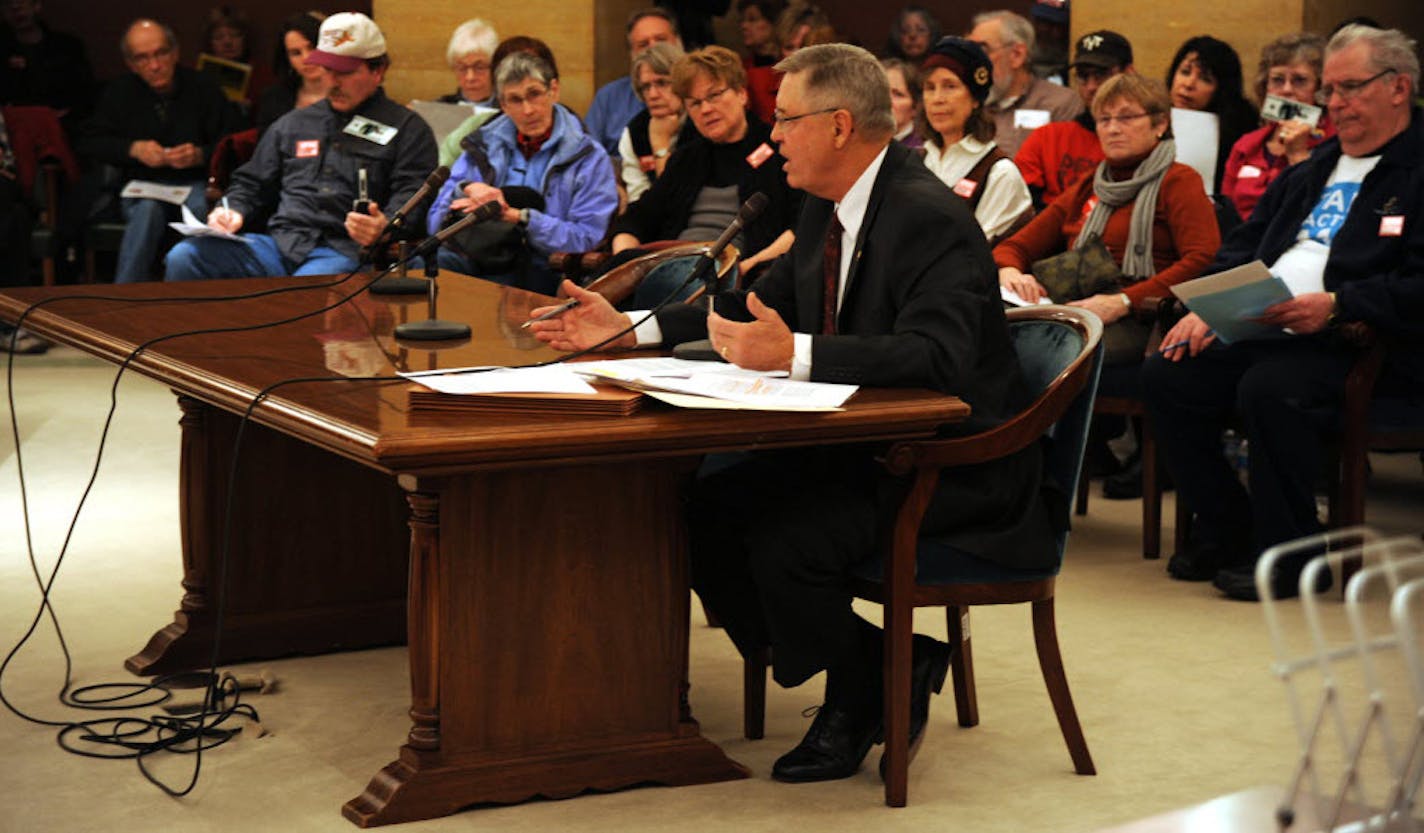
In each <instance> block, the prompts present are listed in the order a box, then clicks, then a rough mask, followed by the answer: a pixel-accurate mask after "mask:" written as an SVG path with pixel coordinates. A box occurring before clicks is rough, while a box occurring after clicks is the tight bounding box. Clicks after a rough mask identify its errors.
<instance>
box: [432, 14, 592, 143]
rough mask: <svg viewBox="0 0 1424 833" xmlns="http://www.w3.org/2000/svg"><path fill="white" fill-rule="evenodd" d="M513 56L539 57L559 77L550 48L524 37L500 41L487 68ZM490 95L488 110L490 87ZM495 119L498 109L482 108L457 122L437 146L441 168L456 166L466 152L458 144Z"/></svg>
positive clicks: (494, 104) (492, 90)
mask: <svg viewBox="0 0 1424 833" xmlns="http://www.w3.org/2000/svg"><path fill="white" fill-rule="evenodd" d="M515 52H528V53H529V54H530V55H537V56H539V57H540V58H542V59H544V63H546V64H548V65H549V68H550V69H551V70H553V72H554V77H555V78H558V77H559V65H558V63H557V62H556V61H555V60H554V53H553V51H552V50H550V49H549V45H548V44H547V43H544V42H543V41H541V40H539V39H538V38H531V37H526V36H525V35H515V36H514V37H512V38H505V39H504V40H503V41H500V44H499V46H496V47H495V48H494V55H493V56H492V57H491V58H490V66H492V67H494V70H498V69H499V65H500V64H501V63H503V62H504V59H505V58H507V57H509V56H510V55H513V54H514V53H515ZM491 83H493V82H491ZM490 95H491V101H492V104H491V106H492V107H498V106H499V103H498V102H495V101H493V95H494V89H493V87H491V89H490ZM558 106H559V107H561V108H563V109H565V110H567V109H568V108H567V107H564V105H562V104H560V105H558ZM569 113H570V114H571V115H572V114H573V111H572V110H569ZM497 115H499V110H498V109H483V108H481V109H477V110H476V111H475V113H474V115H472V116H470V117H469V118H468V119H465V120H464V121H462V122H460V126H459V127H456V128H455V129H454V130H452V131H450V135H448V136H446V137H445V138H444V139H443V140H441V142H440V164H442V165H445V166H446V167H449V166H450V165H453V164H455V160H456V159H459V158H460V154H462V153H464V152H465V151H464V149H463V148H462V147H461V146H460V143H461V142H463V141H465V137H466V136H469V135H470V134H471V133H474V132H475V131H476V130H479V129H480V127H481V126H482V125H483V124H484V123H485V122H487V121H489V120H490V119H492V118H494V117H495V116H497ZM574 118H578V116H577V115H575V116H574ZM585 132H587V128H585Z"/></svg>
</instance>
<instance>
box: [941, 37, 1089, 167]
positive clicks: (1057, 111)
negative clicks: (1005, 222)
mask: <svg viewBox="0 0 1424 833" xmlns="http://www.w3.org/2000/svg"><path fill="white" fill-rule="evenodd" d="M969 40H972V41H974V42H975V43H977V44H979V45H980V46H982V47H984V52H985V54H987V55H988V56H989V60H990V61H991V62H992V63H993V65H994V88H993V89H992V90H990V92H989V102H988V106H989V114H990V115H991V116H993V117H994V124H995V126H996V127H997V130H995V132H994V141H995V142H996V143H997V144H998V145H999V149H1000V150H1002V151H1003V152H1004V153H1007V154H1008V155H1009V156H1013V155H1014V154H1016V153H1018V151H1019V146H1020V145H1022V144H1023V143H1024V140H1025V139H1027V138H1028V135H1029V134H1030V133H1032V132H1033V130H1034V129H1035V128H1039V127H1042V126H1044V125H1045V124H1048V123H1049V122H1055V121H1068V120H1069V119H1071V118H1073V117H1074V116H1076V115H1078V114H1079V113H1081V112H1083V102H1082V101H1081V100H1079V98H1078V96H1077V95H1075V94H1074V93H1073V91H1072V90H1070V89H1068V88H1067V87H1060V86H1058V85H1057V84H1054V83H1051V82H1049V81H1045V80H1043V79H1042V78H1039V77H1037V76H1035V75H1034V74H1033V67H1032V66H1031V65H1030V64H1029V55H1030V54H1031V53H1032V52H1033V43H1034V40H1033V24H1032V23H1029V22H1028V21H1027V20H1026V19H1024V17H1023V16H1022V15H1017V14H1014V13H1013V12H1006V11H994V12H984V13H982V14H977V15H975V16H974V28H973V30H971V31H970V32H969Z"/></svg>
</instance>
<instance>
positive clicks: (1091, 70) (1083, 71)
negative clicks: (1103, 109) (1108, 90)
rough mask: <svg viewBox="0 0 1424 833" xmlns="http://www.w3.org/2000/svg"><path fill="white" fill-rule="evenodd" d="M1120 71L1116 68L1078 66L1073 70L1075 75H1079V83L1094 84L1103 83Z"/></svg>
mask: <svg viewBox="0 0 1424 833" xmlns="http://www.w3.org/2000/svg"><path fill="white" fill-rule="evenodd" d="M1118 72H1119V70H1116V69H1102V68H1099V67H1077V68H1075V69H1074V70H1073V75H1074V76H1076V77H1077V79H1078V83H1079V84H1092V83H1094V82H1096V83H1099V84H1101V83H1102V82H1104V81H1106V80H1108V79H1109V78H1111V77H1112V76H1114V75H1117V74H1118Z"/></svg>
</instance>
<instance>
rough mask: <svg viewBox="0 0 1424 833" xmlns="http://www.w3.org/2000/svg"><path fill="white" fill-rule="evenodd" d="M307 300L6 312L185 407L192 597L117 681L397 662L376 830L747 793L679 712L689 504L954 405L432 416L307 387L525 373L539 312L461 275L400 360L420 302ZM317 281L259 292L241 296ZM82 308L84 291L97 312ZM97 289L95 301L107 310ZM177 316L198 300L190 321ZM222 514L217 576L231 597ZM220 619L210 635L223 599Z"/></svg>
mask: <svg viewBox="0 0 1424 833" xmlns="http://www.w3.org/2000/svg"><path fill="white" fill-rule="evenodd" d="M325 282H326V281H322V280H318V279H296V278H293V279H282V280H271V279H265V280H233V281H213V282H205V283H196V284H136V285H128V286H122V287H109V286H106V287H62V288H47V289H14V290H7V291H6V292H5V293H3V294H0V317H4V318H5V319H7V320H10V321H14V320H15V318H16V317H17V316H18V315H19V313H20V312H21V311H22V310H23V309H24V308H25V306H26V305H27V304H29V303H32V302H34V301H38V300H41V299H61V300H47V301H46V303H45V305H44V306H42V307H41V308H40V309H38V310H37V311H36V312H35V313H33V314H32V315H31V316H30V317H29V318H28V319H27V320H26V323H25V326H26V327H28V328H30V329H33V330H35V331H36V332H38V333H40V334H42V335H44V336H46V337H48V338H51V339H53V340H55V341H59V342H62V343H65V344H70V345H73V346H75V347H78V348H80V349H82V350H84V351H86V352H89V353H92V354H94V355H96V356H100V357H102V358H106V359H109V360H111V361H115V362H119V361H122V360H123V359H124V358H125V357H126V356H128V354H129V353H130V352H131V351H132V350H133V348H134V347H135V346H136V345H138V344H140V343H142V342H145V341H147V340H148V339H152V338H154V337H157V336H162V335H166V334H170V333H177V332H180V331H187V330H198V329H211V328H222V327H240V326H250V325H258V324H263V323H268V322H275V321H283V320H286V319H289V318H293V317H296V316H299V315H303V314H305V313H314V314H312V315H310V316H309V317H306V318H303V319H302V320H300V321H295V322H291V323H285V324H282V325H280V326H275V327H269V328H264V329H259V330H253V331H247V332H235V333H209V334H205V335H194V336H184V337H181V338H177V339H172V340H166V341H162V342H159V343H156V344H153V345H152V346H150V347H148V348H147V349H146V350H144V352H143V353H142V354H141V355H140V356H138V357H137V358H136V359H135V360H134V361H133V362H132V364H131V367H132V368H133V370H135V371H137V372H139V373H141V374H143V375H145V376H149V377H151V378H153V379H156V380H158V381H160V382H162V383H164V384H167V385H169V386H171V387H172V388H173V389H174V391H175V392H176V393H177V395H178V399H179V403H180V405H181V408H182V418H181V420H180V424H181V427H182V462H181V472H180V478H181V489H180V499H181V507H180V514H181V518H182V525H183V530H182V541H183V582H182V585H183V590H184V593H183V598H182V602H181V604H180V606H179V609H178V611H177V613H176V614H175V616H174V621H173V622H172V623H170V624H168V625H166V626H165V627H163V628H162V629H160V630H159V631H158V632H157V633H155V634H154V635H153V637H152V638H151V639H150V640H149V641H148V644H147V645H146V646H145V647H144V648H143V650H141V651H140V652H139V653H137V654H135V655H134V656H132V657H130V658H129V659H128V660H127V662H126V663H125V665H126V666H127V667H128V668H129V669H130V670H132V671H134V672H136V673H140V674H156V673H162V672H167V671H173V670H178V669H185V668H193V667H205V666H206V665H207V664H208V663H209V662H210V660H211V658H212V654H213V644H214V643H213V640H214V637H215V636H216V635H217V634H218V632H219V630H220V631H221V648H220V651H219V654H218V660H219V662H223V663H227V662H233V661H236V660H244V659H253V658H259V657H272V656H280V655H286V654H292V653H314V652H322V651H330V650H336V649H342V648H355V647H362V646H371V645H383V644H395V643H399V642H401V641H408V644H409V651H410V671H411V709H410V717H411V723H412V725H411V728H410V730H409V734H408V737H407V740H406V743H405V744H404V745H403V746H402V747H401V748H400V752H399V757H398V759H397V760H396V761H394V762H392V763H391V764H389V765H388V766H386V767H385V768H384V769H382V770H381V771H379V772H378V773H376V775H375V776H374V777H373V778H372V779H371V782H370V784H369V785H368V786H367V787H366V790H365V791H364V792H363V793H362V794H361V795H359V796H357V797H356V798H354V799H352V800H351V801H348V802H347V803H346V805H345V806H344V807H343V810H342V812H343V813H344V815H345V816H346V817H347V818H348V819H350V820H351V821H353V822H355V823H356V824H358V825H361V826H363V827H364V826H367V825H376V824H386V823H391V822H400V821H408V820H413V819H422V818H431V817H435V816H440V815H445V814H448V813H452V812H454V811H456V810H459V809H460V808H462V807H467V806H470V805H472V804H477V803H486V802H516V801H522V800H525V799H528V798H531V797H534V796H541V795H542V796H549V797H564V796H571V795H575V794H578V793H580V792H583V791H586V790H590V789H596V790H608V789H616V788H619V787H626V786H630V785H633V784H638V783H646V782H653V783H662V784H693V783H705V782H711V781H718V780H725V779H730V778H742V777H746V775H747V770H746V769H745V768H744V767H742V766H741V765H740V764H738V763H736V762H734V761H732V760H730V759H728V758H727V757H726V756H725V755H724V754H723V753H722V751H721V749H720V748H718V747H717V746H716V745H715V744H713V743H712V742H710V741H708V740H706V739H704V738H703V737H701V735H700V734H699V732H698V725H697V722H696V721H695V720H694V719H693V718H692V715H691V711H690V709H689V707H688V703H687V691H686V683H685V680H686V677H687V644H688V641H687V627H688V601H689V594H688V592H687V590H688V577H687V566H686V562H685V556H684V535H685V533H684V529H683V523H682V517H681V506H680V494H681V492H682V490H683V488H684V487H685V486H686V484H687V482H688V480H689V478H690V476H691V474H692V472H693V471H694V470H695V468H696V465H697V463H698V461H699V459H700V457H701V456H702V455H703V454H705V453H707V452H717V451H732V450H738V449H752V448H773V447H781V446H792V445H806V444H819V443H836V442H852V441H856V442H860V441H866V440H879V439H893V438H902V437H904V438H908V437H918V436H926V435H928V434H929V433H931V432H932V431H933V430H934V428H935V426H937V425H939V424H942V423H945V422H952V421H955V420H958V419H962V418H963V417H964V416H965V415H966V413H967V410H968V409H967V407H966V406H965V405H964V404H963V403H962V402H960V401H959V400H957V399H953V398H949V397H944V396H940V395H937V394H933V393H930V392H927V391H905V390H901V391H889V390H867V391H862V392H861V393H859V394H857V395H856V397H855V398H854V399H853V400H852V401H851V403H850V405H849V407H848V408H847V409H846V410H845V411H843V412H840V413H834V414H786V413H783V414H770V413H765V414H757V413H731V412H719V411H683V410H676V409H672V408H668V407H666V406H662V405H660V404H657V403H652V404H650V405H648V406H646V407H645V408H644V410H643V411H642V412H641V413H639V414H637V415H634V416H631V417H576V416H562V415H560V416H540V417H525V416H497V415H486V414H472V415H457V416H451V415H446V414H429V413H424V412H418V411H412V410H411V409H410V408H409V407H407V402H406V390H407V385H408V383H406V382H403V381H400V382H370V381H355V380H350V381H336V382H303V383H299V384H293V385H286V386H283V387H280V388H278V389H276V390H275V391H273V393H272V395H271V396H270V397H268V398H266V399H265V400H263V401H262V402H261V403H260V404H259V405H258V406H257V407H256V408H255V410H254V411H253V414H252V422H251V423H250V424H249V425H248V426H247V428H246V430H245V432H244V433H243V436H242V445H241V449H240V453H239V454H238V457H239V461H238V463H239V465H238V467H237V474H236V478H235V480H233V481H232V482H233V487H232V488H231V489H230V488H229V485H228V484H229V470H230V467H231V465H232V463H233V449H234V440H235V438H236V437H237V435H238V430H239V426H240V423H241V419H240V416H241V414H242V413H243V411H244V410H246V408H247V406H248V404H249V402H251V400H252V398H253V397H254V396H255V395H256V393H257V392H258V391H260V390H262V389H263V388H265V387H266V386H268V385H271V384H273V383H276V382H279V381H282V380H286V379H292V378H306V377H334V378H343V377H345V378H347V379H349V378H350V377H356V376H368V375H384V374H389V373H390V372H392V370H393V368H395V369H402V370H422V369H430V368H436V367H460V366H470V365H481V364H525V363H529V362H533V361H537V360H541V359H546V358H549V357H551V356H552V355H553V353H552V352H551V351H550V350H548V349H547V348H545V347H544V346H542V345H541V344H539V343H538V342H537V341H535V340H534V339H533V338H531V337H530V336H529V335H527V333H525V332H524V331H522V330H520V329H519V327H518V324H519V323H520V322H522V321H524V320H525V319H526V318H527V317H528V312H529V310H530V309H531V308H533V307H535V306H538V305H540V304H542V303H544V302H545V301H546V299H543V298H541V297H540V296H537V295H532V294H530V293H526V292H521V291H518V290H511V289H506V288H503V287H498V286H495V285H494V284H490V283H486V282H484V281H478V280H474V279H471V278H465V277H462V276H456V275H447V276H445V277H444V279H443V280H442V283H441V286H442V295H441V306H440V315H441V317H442V318H449V319H454V320H458V321H464V322H468V323H469V324H471V326H472V327H473V330H474V335H473V336H472V337H471V339H469V340H466V341H464V342H461V343H458V344H453V345H448V346H435V347H434V348H432V347H431V345H429V344H428V343H427V344H419V343H404V342H399V343H398V342H397V341H396V340H395V339H394V337H393V335H392V333H393V329H394V327H395V325H396V324H398V323H400V322H402V321H405V320H413V319H419V318H422V317H424V316H425V306H424V303H423V300H422V301H415V300H400V299H396V300H383V299H376V298H372V297H371V296H369V295H365V294H361V295H359V296H358V297H357V298H355V299H354V300H351V301H348V302H346V303H343V304H340V305H339V306H336V307H335V308H334V309H331V310H327V311H324V312H315V311H317V310H320V309H321V308H322V307H324V306H327V305H328V304H334V303H336V302H338V301H340V300H341V298H342V297H344V296H345V295H346V294H349V293H350V292H351V291H352V290H354V289H355V288H356V286H357V284H356V282H355V281H351V282H348V283H347V284H345V285H342V286H340V287H326V288H323V287H321V286H320V285H319V284H322V283H325ZM285 287H303V288H302V289H300V290H299V291H292V292H283V293H279V294H274V295H267V296H266V297H260V298H249V299H244V300H223V298H226V297H228V296H234V295H239V294H247V293H256V292H261V291H264V290H270V289H274V288H285ZM81 296H82V297H81ZM96 296H102V297H96ZM179 299H186V300H179ZM229 505H230V506H231V508H232V517H231V524H230V528H231V533H230V538H228V555H227V564H226V581H225V582H224V584H223V586H222V587H221V588H219V587H218V581H217V579H218V577H219V575H221V574H220V572H219V570H220V568H221V566H222V553H223V542H224V537H225V536H224V526H223V520H224V517H225V513H226V507H227V506H229ZM219 592H223V593H225V615H224V617H223V619H222V621H221V623H219V622H218V621H217V619H216V610H215V606H216V602H217V594H218V593H219Z"/></svg>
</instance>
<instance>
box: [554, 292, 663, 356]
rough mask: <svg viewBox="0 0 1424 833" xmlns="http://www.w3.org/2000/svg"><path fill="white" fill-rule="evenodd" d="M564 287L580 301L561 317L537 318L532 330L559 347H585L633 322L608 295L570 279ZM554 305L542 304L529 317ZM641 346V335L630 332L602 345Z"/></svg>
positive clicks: (567, 293)
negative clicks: (639, 342) (618, 308)
mask: <svg viewBox="0 0 1424 833" xmlns="http://www.w3.org/2000/svg"><path fill="white" fill-rule="evenodd" d="M561 289H563V291H564V294H565V295H568V296H569V297H570V298H573V299H575V300H577V301H578V302H579V305H578V306H576V307H574V308H573V309H571V310H568V311H567V312H564V313H563V314H561V315H559V316H557V317H554V318H550V319H549V320H547V321H535V322H533V323H531V324H530V325H529V331H530V332H531V333H533V334H534V337H535V338H537V339H539V340H540V341H542V342H544V343H545V344H547V345H549V346H550V347H552V348H554V349H555V350H563V351H564V352H566V353H571V352H573V351H574V350H585V349H587V348H589V347H592V346H593V345H595V344H597V343H599V342H600V341H603V340H604V339H606V338H609V337H611V336H612V335H613V334H614V333H617V332H618V331H619V330H625V329H627V328H628V327H630V326H632V324H633V320H632V319H631V318H629V317H628V316H627V315H625V314H624V313H621V312H619V311H618V310H616V309H614V308H613V305H612V304H610V303H608V299H607V298H604V297H603V296H602V295H599V294H598V293H597V292H589V291H588V290H587V289H584V288H583V287H581V286H579V285H578V284H576V283H574V282H573V281H570V280H566V281H564V283H563V285H562V287H561ZM551 309H554V307H552V306H549V307H539V308H537V309H534V310H531V311H530V313H529V317H531V318H537V317H538V316H540V315H542V314H544V313H546V312H548V311H549V310H551ZM637 346H638V338H637V336H635V335H633V333H632V332H627V333H624V334H623V337H622V338H620V339H618V340H617V341H615V342H613V343H612V344H605V345H604V346H603V347H602V348H600V349H603V350H615V349H619V348H624V349H631V348H633V347H637Z"/></svg>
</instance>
